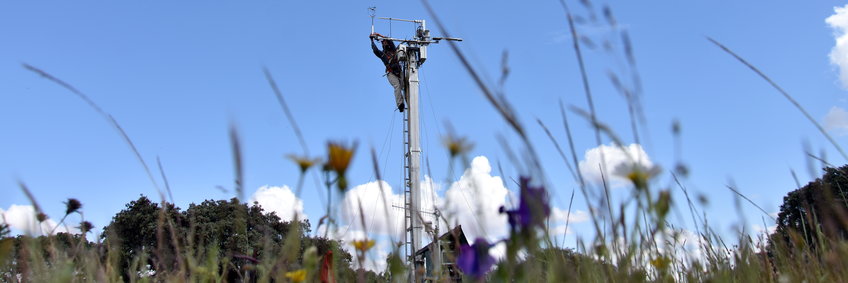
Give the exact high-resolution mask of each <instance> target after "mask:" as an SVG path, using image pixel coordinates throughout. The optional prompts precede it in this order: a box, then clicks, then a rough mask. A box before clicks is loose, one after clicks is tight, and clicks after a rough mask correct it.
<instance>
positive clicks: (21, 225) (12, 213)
mask: <svg viewBox="0 0 848 283" xmlns="http://www.w3.org/2000/svg"><path fill="white" fill-rule="evenodd" d="M0 214H2V216H3V217H2V218H3V221H4V222H5V223H6V224H8V225H9V227H10V228H11V229H12V231H13V232H18V233H22V234H26V235H32V236H41V235H45V234H48V233H50V231H53V233H59V232H65V233H73V234H79V229H77V228H76V227H72V226H73V225H62V226H59V227H56V225H57V224H58V223H56V221H55V220H53V219H49V218H48V219H47V220H44V222H41V223H38V221H37V220H36V217H35V215H36V211H35V208H34V207H33V206H32V205H17V204H13V205H12V206H10V207H9V209H8V210H5V211H3V210H2V209H0ZM54 228H55V230H54Z"/></svg>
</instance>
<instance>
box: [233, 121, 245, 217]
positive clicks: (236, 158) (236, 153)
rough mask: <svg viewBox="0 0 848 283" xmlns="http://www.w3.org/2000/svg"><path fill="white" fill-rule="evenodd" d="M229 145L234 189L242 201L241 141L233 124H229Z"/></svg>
mask: <svg viewBox="0 0 848 283" xmlns="http://www.w3.org/2000/svg"><path fill="white" fill-rule="evenodd" d="M230 146H231V147H232V151H233V167H234V168H235V171H236V172H235V174H236V176H235V177H236V180H235V185H236V187H235V189H236V194H237V196H238V199H239V201H244V187H243V186H244V167H243V164H242V155H241V142H239V135H238V130H237V129H236V126H235V125H231V126H230Z"/></svg>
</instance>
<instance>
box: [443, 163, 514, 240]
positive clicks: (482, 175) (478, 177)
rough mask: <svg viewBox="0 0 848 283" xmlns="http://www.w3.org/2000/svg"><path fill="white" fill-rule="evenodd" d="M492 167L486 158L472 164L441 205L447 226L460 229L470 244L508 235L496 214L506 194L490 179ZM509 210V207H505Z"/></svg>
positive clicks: (499, 183)
mask: <svg viewBox="0 0 848 283" xmlns="http://www.w3.org/2000/svg"><path fill="white" fill-rule="evenodd" d="M491 172H492V166H491V165H489V160H488V159H487V158H486V157H485V156H477V157H475V158H474V159H473V160H472V161H471V168H468V169H466V170H465V173H464V174H463V175H462V177H460V178H459V180H458V181H456V182H454V183H453V184H451V186H450V187H449V188H448V190H447V191H446V192H445V196H444V202H443V203H442V204H441V205H440V207H441V210H442V213H443V214H444V216H445V218H447V219H448V221H450V222H451V223H450V226H451V227H453V226H456V225H455V224H460V225H462V230H463V231H465V234H466V236H468V240H469V241H473V239H474V238H476V237H484V238H487V239H488V240H489V241H493V240H496V239H498V238H500V237H503V236H505V235H506V234H507V232H508V230H507V228H508V224H507V218H506V215H504V214H500V213H498V209H499V208H500V207H501V206H505V205H506V200H507V195H508V194H509V190H507V188H506V187H504V184H503V181H502V179H501V177H499V176H492V175H491ZM507 207H509V206H507Z"/></svg>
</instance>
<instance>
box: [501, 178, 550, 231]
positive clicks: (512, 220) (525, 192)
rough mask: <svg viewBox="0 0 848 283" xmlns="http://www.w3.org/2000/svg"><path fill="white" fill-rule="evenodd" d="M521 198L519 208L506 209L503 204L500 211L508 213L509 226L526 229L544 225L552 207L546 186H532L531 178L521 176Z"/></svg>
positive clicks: (514, 228) (515, 228)
mask: <svg viewBox="0 0 848 283" xmlns="http://www.w3.org/2000/svg"><path fill="white" fill-rule="evenodd" d="M520 185H521V198H520V200H519V203H518V208H517V209H513V210H506V208H504V207H503V206H501V208H500V213H506V215H507V220H509V226H510V227H512V229H513V230H514V231H515V230H524V229H527V228H530V227H532V226H539V227H543V226H544V224H545V218H547V217H548V216H549V215H550V214H551V207H550V205H549V204H548V194H547V192H546V191H545V187H542V186H539V187H532V186H530V178H528V177H521V178H520Z"/></svg>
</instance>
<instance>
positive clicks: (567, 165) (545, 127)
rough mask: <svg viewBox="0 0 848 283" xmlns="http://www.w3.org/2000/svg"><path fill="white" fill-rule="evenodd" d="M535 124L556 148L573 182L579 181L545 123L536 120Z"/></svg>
mask: <svg viewBox="0 0 848 283" xmlns="http://www.w3.org/2000/svg"><path fill="white" fill-rule="evenodd" d="M536 122H538V123H539V126H541V127H542V129H543V130H545V134H547V135H548V138H549V139H550V140H551V142H552V143H553V144H554V147H556V150H557V152H559V156H560V157H562V161H564V162H565V166H566V167H568V172H570V173H571V176H573V177H574V180H579V178H578V177H577V174H576V173H574V168H573V167H571V162H568V158H567V157H565V153H564V152H562V148H561V147H560V146H559V142H557V140H556V139H555V138H554V135H553V134H551V131H550V130H548V127H547V126H545V123H542V120H539V119H536Z"/></svg>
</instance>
